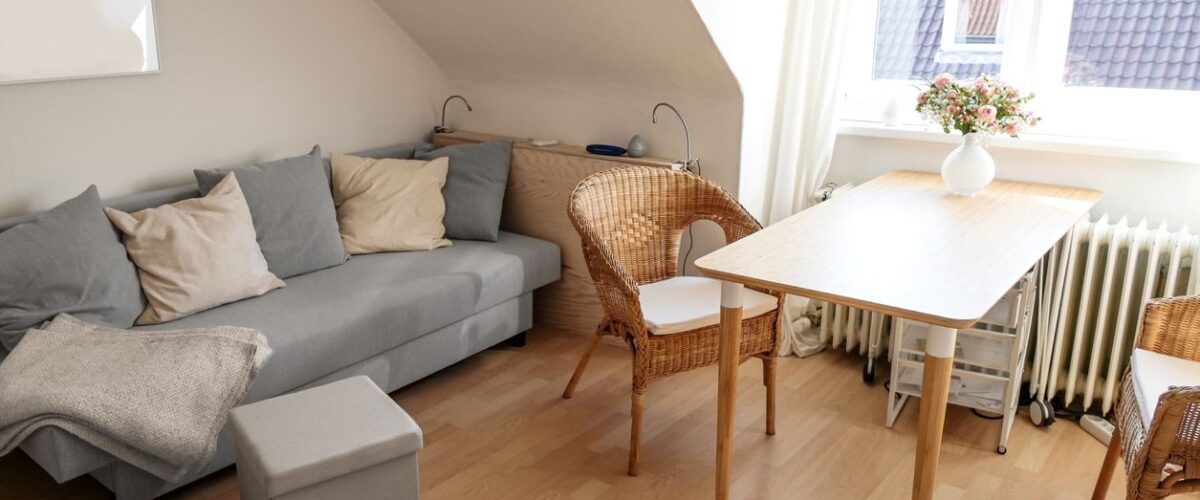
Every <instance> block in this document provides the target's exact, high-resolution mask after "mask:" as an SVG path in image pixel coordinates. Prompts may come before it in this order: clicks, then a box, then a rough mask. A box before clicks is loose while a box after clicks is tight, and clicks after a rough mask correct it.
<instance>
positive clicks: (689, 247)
mask: <svg viewBox="0 0 1200 500" xmlns="http://www.w3.org/2000/svg"><path fill="white" fill-rule="evenodd" d="M689 159H690V158H689ZM696 176H697V177H704V175H703V174H702V173H701V171H700V162H696ZM694 224H695V223H694V222H693V223H692V224H688V237H687V239H688V244H687V252H685V253H684V254H683V275H685V276H686V275H687V266H688V258H690V257H691V256H692V247H693V246H694V243H693V241H694V240H693V239H692V225H694Z"/></svg>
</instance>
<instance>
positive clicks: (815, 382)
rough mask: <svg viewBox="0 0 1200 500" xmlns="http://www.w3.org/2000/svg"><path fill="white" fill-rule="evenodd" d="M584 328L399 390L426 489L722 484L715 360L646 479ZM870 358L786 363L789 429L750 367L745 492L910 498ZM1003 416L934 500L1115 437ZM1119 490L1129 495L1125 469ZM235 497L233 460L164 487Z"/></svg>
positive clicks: (606, 490)
mask: <svg viewBox="0 0 1200 500" xmlns="http://www.w3.org/2000/svg"><path fill="white" fill-rule="evenodd" d="M586 340H587V339H585V338H584V337H581V336H578V335H573V334H569V333H563V332H559V331H555V330H550V329H545V328H538V329H534V330H533V331H532V332H530V336H529V344H528V345H527V346H526V347H524V348H508V347H503V348H497V349H491V350H488V351H485V352H483V353H480V354H479V355H476V356H474V357H472V358H470V359H467V360H465V361H463V362H461V363H459V364H457V365H455V366H452V367H450V368H448V369H446V370H443V371H442V372H440V373H437V374H435V375H433V376H431V377H429V378H427V379H425V380H422V381H420V382H418V383H416V384H413V385H411V386H409V387H406V388H404V389H402V390H400V391H398V392H396V393H394V394H393V397H394V398H395V400H396V401H397V402H398V403H399V404H400V405H401V406H403V407H404V409H405V410H407V411H408V412H409V413H410V414H411V415H412V416H413V417H414V418H415V419H416V420H417V422H418V423H419V424H420V425H421V427H422V428H423V429H424V431H425V449H424V451H422V453H421V456H420V464H421V486H422V490H423V494H422V498H423V499H425V500H439V499H460V498H469V499H474V498H479V499H489V500H492V499H494V500H502V499H522V500H524V499H572V500H586V499H637V498H645V499H656V500H662V499H676V498H680V499H704V498H711V497H712V492H713V481H714V477H713V461H714V456H715V429H716V427H715V426H716V413H717V412H716V399H717V398H716V381H717V372H716V368H715V367H709V368H706V369H701V370H696V371H693V372H689V373H686V374H682V375H677V376H675V377H671V378H668V379H666V380H662V381H658V382H656V383H653V384H651V385H650V389H649V393H648V395H647V399H646V420H645V427H644V431H643V444H642V459H641V460H642V461H641V475H640V476H639V477H636V478H632V477H627V476H626V475H625V464H626V456H627V455H626V454H627V449H628V448H627V446H628V439H629V384H630V355H629V353H628V351H627V350H626V349H624V348H622V347H618V346H615V345H601V347H600V349H598V350H597V352H596V355H595V357H594V358H593V359H592V363H591V366H590V367H589V368H588V372H587V373H586V374H585V375H584V378H583V381H582V382H581V383H580V386H579V389H578V390H577V391H576V393H575V397H574V398H573V399H571V400H563V399H561V398H560V397H559V395H560V394H561V392H562V389H563V387H564V386H565V384H566V383H567V379H568V378H569V377H570V375H571V370H572V369H573V368H574V366H575V362H576V361H577V359H578V356H579V354H580V353H581V351H582V350H583V349H584V347H585V342H586ZM861 366H862V365H861V359H860V358H857V357H852V356H849V355H846V354H842V353H840V352H825V353H822V354H819V355H817V356H814V357H811V358H807V359H796V358H785V359H782V360H781V361H780V364H779V386H778V390H779V394H778V398H779V400H778V404H779V408H778V411H779V414H778V434H777V435H776V436H773V437H769V436H767V435H765V433H764V432H763V425H764V407H765V405H764V397H763V395H764V392H763V386H762V378H761V375H762V370H761V368H760V367H761V364H760V363H759V362H758V361H757V360H753V359H752V360H750V361H747V362H746V363H745V364H744V365H742V372H741V373H742V376H741V378H740V382H739V387H738V394H739V398H738V413H737V415H738V418H737V437H736V445H735V450H734V453H735V457H734V463H735V466H734V478H735V480H734V484H733V497H734V498H739V499H740V498H755V499H758V498H761V499H792V498H830V499H842V498H845V499H892V498H895V499H901V498H908V495H909V491H910V488H911V482H912V478H911V476H912V466H913V450H914V448H915V435H916V423H917V406H918V405H917V404H916V403H910V404H909V406H908V407H907V408H905V411H904V413H903V414H902V415H901V417H900V419H899V421H898V423H897V424H896V427H895V428H894V429H887V428H885V427H884V426H883V419H884V409H885V407H886V404H887V393H886V392H885V391H884V389H883V384H882V383H879V384H876V385H875V386H867V385H865V384H863V383H862V382H861V380H860V373H861ZM999 433H1000V424H999V422H998V421H990V420H984V419H981V418H979V417H976V416H974V415H973V414H971V412H970V411H968V410H964V409H962V408H957V407H951V408H950V411H949V413H948V415H947V422H946V437H945V441H944V444H943V449H942V465H941V470H940V474H939V477H938V479H939V484H938V488H937V490H936V497H937V498H939V499H956V498H964V499H965V498H970V499H1001V498H1013V499H1031V498H1055V499H1074V498H1088V496H1089V495H1090V493H1091V488H1092V484H1093V481H1094V480H1095V477H1096V473H1097V471H1098V469H1099V467H1100V462H1101V460H1102V458H1103V456H1104V451H1105V449H1104V446H1103V445H1101V444H1100V443H1099V442H1097V441H1096V440H1094V439H1093V438H1092V437H1090V436H1089V435H1087V433H1085V432H1084V431H1083V430H1082V429H1080V428H1079V426H1078V425H1076V424H1075V423H1073V422H1059V423H1057V424H1055V425H1053V426H1051V427H1049V428H1045V429H1039V428H1035V427H1033V426H1032V425H1031V424H1030V423H1029V420H1028V419H1027V418H1026V417H1025V416H1024V415H1021V416H1020V417H1019V418H1018V421H1017V423H1016V425H1015V427H1014V430H1013V436H1012V438H1011V439H1010V441H1009V446H1008V454H1007V455H999V454H997V453H996V452H995V449H996V440H997V439H998V437H999ZM1117 476H1118V477H1116V478H1115V479H1114V481H1113V485H1112V489H1111V490H1110V492H1109V498H1121V497H1122V496H1123V494H1122V492H1123V491H1124V480H1123V478H1122V477H1121V473H1120V472H1118V474H1117ZM106 497H107V492H106V491H105V490H104V489H103V488H102V487H100V486H99V485H98V484H97V483H96V482H95V481H93V480H92V479H91V478H90V477H85V478H80V479H76V480H73V481H70V482H68V483H66V484H63V485H56V484H54V483H53V480H51V479H50V478H49V476H48V475H46V474H45V473H44V472H42V471H41V469H39V468H38V467H37V466H36V465H34V464H33V463H32V462H31V461H30V460H29V458H27V457H26V456H25V455H24V454H22V453H21V452H14V453H12V454H10V455H8V456H6V457H3V458H0V498H6V499H7V498H47V499H58V498H64V499H65V498H79V499H90V498H106ZM169 498H175V499H220V500H233V499H236V498H238V492H237V478H236V473H235V471H234V469H233V468H232V467H230V468H227V469H225V470H223V471H221V472H218V473H217V474H214V475H212V476H210V477H208V478H205V479H203V480H201V481H199V482H197V483H195V484H192V485H189V486H188V487H185V488H183V489H182V490H180V491H177V492H175V493H173V494H172V495H170V496H169Z"/></svg>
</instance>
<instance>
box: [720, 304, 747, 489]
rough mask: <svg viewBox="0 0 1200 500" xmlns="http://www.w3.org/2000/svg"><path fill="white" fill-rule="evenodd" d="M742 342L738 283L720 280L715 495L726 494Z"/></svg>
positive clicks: (731, 457) (731, 461)
mask: <svg viewBox="0 0 1200 500" xmlns="http://www.w3.org/2000/svg"><path fill="white" fill-rule="evenodd" d="M741 344H742V285H741V284H740V283H730V282H727V281H725V282H721V350H720V361H719V365H718V369H719V372H718V373H719V375H718V377H719V382H718V384H717V499H718V500H726V499H728V498H729V477H730V469H731V468H732V466H733V416H734V415H733V414H734V408H735V407H736V405H737V376H738V364H739V362H740V361H741V349H740V346H741Z"/></svg>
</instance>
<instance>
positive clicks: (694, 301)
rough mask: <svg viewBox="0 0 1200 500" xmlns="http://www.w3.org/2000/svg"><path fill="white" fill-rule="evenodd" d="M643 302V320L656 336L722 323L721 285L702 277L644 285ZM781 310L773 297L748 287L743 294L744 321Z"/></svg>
mask: <svg viewBox="0 0 1200 500" xmlns="http://www.w3.org/2000/svg"><path fill="white" fill-rule="evenodd" d="M638 288H639V297H638V298H639V300H640V301H641V303H642V318H643V319H644V320H645V321H646V329H647V330H649V331H650V333H651V334H652V335H671V334H673V333H680V332H686V331H690V330H695V329H697V328H704V327H706V326H712V325H715V324H717V323H720V322H721V282H720V281H718V280H714V279H711V278H703V277H699V276H677V277H675V278H670V279H665V280H662V281H659V282H655V283H650V284H648V285H642V286H640V287H638ZM776 307H779V301H778V299H776V298H775V296H773V295H767V294H765V293H762V292H759V291H755V290H751V289H749V288H746V289H745V290H744V291H743V293H742V318H753V317H755V316H758V315H761V314H764V313H767V312H770V311H773V310H775V308H776Z"/></svg>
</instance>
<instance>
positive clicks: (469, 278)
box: [0, 185, 560, 499]
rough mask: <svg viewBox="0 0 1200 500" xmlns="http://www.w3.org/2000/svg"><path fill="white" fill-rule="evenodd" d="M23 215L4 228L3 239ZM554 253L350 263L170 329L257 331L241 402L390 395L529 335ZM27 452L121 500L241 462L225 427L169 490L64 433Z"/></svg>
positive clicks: (154, 199)
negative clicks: (255, 365)
mask: <svg viewBox="0 0 1200 500" xmlns="http://www.w3.org/2000/svg"><path fill="white" fill-rule="evenodd" d="M197 195H198V193H197V188H196V186H195V185H190V186H181V187H177V188H171V189H165V190H160V191H154V192H149V193H143V194H138V195H133V196H129V197H124V198H119V199H114V200H110V201H108V202H107V204H108V205H109V206H113V207H116V208H119V209H122V210H125V211H131V210H137V209H141V208H147V207H152V206H157V205H160V204H163V203H169V202H173V201H178V200H181V199H185V198H189V197H195V196H197ZM26 219H28V217H21V218H16V219H9V220H0V231H3V230H5V229H8V228H9V227H12V226H13V225H15V224H17V223H19V222H21V221H23V220H26ZM559 272H560V256H559V248H558V247H557V246H556V245H554V244H552V243H548V242H545V241H542V240H538V239H534V238H530V237H526V236H521V235H518V234H512V233H505V232H502V233H501V235H500V239H499V241H497V242H494V243H492V242H481V241H457V240H456V241H454V244H453V246H451V247H449V248H443V249H438V250H433V251H428V252H398V253H382V254H372V255H359V256H355V257H353V258H352V259H350V261H348V262H346V263H345V264H343V265H340V266H336V267H332V268H329V269H324V270H321V271H317V272H313V273H309V274H304V275H300V276H295V277H293V278H290V279H287V280H286V283H287V287H286V288H282V289H279V290H276V291H273V292H271V293H268V294H266V295H263V296H261V297H256V298H252V299H247V300H243V301H240V302H235V303H232V304H226V305H224V306H221V307H218V308H216V309H211V310H208V311H205V312H202V313H199V314H196V315H193V316H189V317H186V318H183V319H180V320H176V321H172V322H169V323H164V324H159V325H153V326H147V327H139V329H146V330H170V329H180V328H194V327H204V326H216V325H235V326H243V327H250V328H255V329H258V330H259V331H261V332H262V333H263V334H264V335H266V337H267V338H268V340H269V342H270V345H271V348H272V349H273V350H274V356H273V357H272V358H271V359H270V360H269V361H268V362H267V364H266V365H265V366H264V367H263V369H262V371H261V372H260V374H259V376H258V378H257V380H256V381H255V382H254V385H253V386H252V387H251V389H250V392H249V393H248V394H247V397H246V399H245V400H244V401H243V402H244V403H251V402H254V401H259V400H262V399H267V398H270V397H274V396H277V395H280V394H284V393H288V392H293V391H297V390H300V389H304V388H307V387H312V386H316V385H321V384H325V383H328V382H332V381H335V380H340V379H344V378H348V377H352V376H357V375H366V376H368V377H370V378H371V379H372V380H373V381H374V382H375V383H376V384H378V385H379V387H381V388H383V389H384V390H386V391H389V392H390V391H394V390H396V389H398V388H400V387H403V386H405V385H407V384H410V383H412V382H415V381H417V380H419V379H421V378H423V377H425V376H428V375H430V374H432V373H434V372H436V371H438V370H440V369H442V368H445V367H447V366H450V365H452V364H454V363H456V362H458V361H460V360H462V359H465V358H467V357H469V356H471V355H473V354H475V353H477V352H479V351H481V350H483V349H486V348H488V347H491V346H493V345H495V344H497V343H500V342H502V341H504V340H506V339H508V338H510V337H513V336H515V335H517V334H519V333H522V332H524V331H525V330H527V329H529V328H530V326H531V324H532V291H533V290H534V289H535V288H538V287H541V286H543V285H547V284H549V283H552V282H554V281H557V280H558V278H559ZM21 448H22V449H23V450H24V451H25V452H26V453H28V454H29V456H30V457H32V458H33V459H34V460H35V461H36V462H37V463H38V464H40V465H41V466H42V467H43V468H44V469H45V470H46V471H47V472H49V473H50V475H51V476H53V477H54V479H55V480H57V481H59V482H63V481H67V480H70V479H73V478H75V477H79V476H81V475H84V474H91V475H92V476H94V477H95V478H96V479H98V480H99V481H100V482H101V483H103V484H104V485H105V486H107V487H108V488H109V489H110V490H112V491H113V492H114V494H115V495H116V497H117V498H119V499H126V498H129V499H139V498H152V497H156V496H159V495H161V494H163V493H166V492H168V491H171V490H173V489H175V488H178V487H179V486H182V485H183V484H186V483H188V482H191V481H193V480H195V479H197V478H199V477H203V476H204V475H207V474H209V473H212V472H214V471H216V470H218V469H221V468H224V467H226V466H229V465H230V464H232V463H233V462H234V448H233V443H232V439H231V436H230V433H229V429H228V427H227V428H226V429H225V431H224V432H222V434H221V437H220V444H219V448H218V451H217V454H216V458H215V459H214V460H213V462H212V463H211V464H210V465H209V467H208V469H207V470H206V471H205V472H203V473H201V474H198V475H197V476H195V477H190V478H187V479H186V480H184V481H182V482H180V483H165V482H163V481H161V480H159V479H157V478H155V477H154V476H151V475H149V474H148V473H145V472H143V471H141V470H139V469H136V468H134V467H132V466H129V465H127V464H125V463H122V462H120V461H118V460H116V459H115V458H113V457H112V456H110V455H109V454H107V453H105V452H102V451H100V450H98V449H96V448H94V447H92V446H90V445H88V444H86V443H84V442H83V441H81V440H79V439H77V438H75V437H74V436H72V435H70V434H67V433H66V432H63V431H61V430H59V429H57V428H46V429H42V430H40V431H38V432H36V433H35V434H33V435H32V436H30V437H29V438H28V439H27V440H26V441H25V442H24V443H22V445H21Z"/></svg>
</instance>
